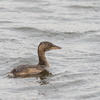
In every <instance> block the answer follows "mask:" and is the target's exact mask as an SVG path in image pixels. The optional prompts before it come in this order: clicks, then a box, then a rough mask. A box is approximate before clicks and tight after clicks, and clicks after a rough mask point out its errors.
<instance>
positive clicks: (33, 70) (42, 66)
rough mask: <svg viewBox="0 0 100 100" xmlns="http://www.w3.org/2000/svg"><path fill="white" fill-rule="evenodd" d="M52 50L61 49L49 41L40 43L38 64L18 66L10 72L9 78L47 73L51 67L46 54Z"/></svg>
mask: <svg viewBox="0 0 100 100" xmlns="http://www.w3.org/2000/svg"><path fill="white" fill-rule="evenodd" d="M52 49H61V47H59V46H57V45H55V44H53V43H51V42H48V41H43V42H40V44H39V45H38V49H37V52H38V60H39V62H38V64H36V65H19V66H16V67H15V68H13V69H12V70H11V71H10V72H8V76H11V75H12V76H13V77H21V76H30V75H37V74H40V73H43V72H45V71H46V69H47V68H48V67H49V66H50V65H49V63H48V61H47V59H46V56H45V52H47V51H50V50H52Z"/></svg>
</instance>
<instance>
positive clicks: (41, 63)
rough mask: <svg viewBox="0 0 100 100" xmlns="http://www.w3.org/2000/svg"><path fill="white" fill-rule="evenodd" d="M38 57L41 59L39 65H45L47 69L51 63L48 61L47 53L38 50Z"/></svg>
mask: <svg viewBox="0 0 100 100" xmlns="http://www.w3.org/2000/svg"><path fill="white" fill-rule="evenodd" d="M38 57H39V65H44V66H45V67H49V63H48V61H47V59H46V56H45V52H44V51H43V50H41V49H38Z"/></svg>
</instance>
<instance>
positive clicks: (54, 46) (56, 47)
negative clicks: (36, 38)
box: [52, 45, 61, 49]
mask: <svg viewBox="0 0 100 100" xmlns="http://www.w3.org/2000/svg"><path fill="white" fill-rule="evenodd" d="M52 49H61V47H59V46H56V45H53V46H52Z"/></svg>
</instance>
